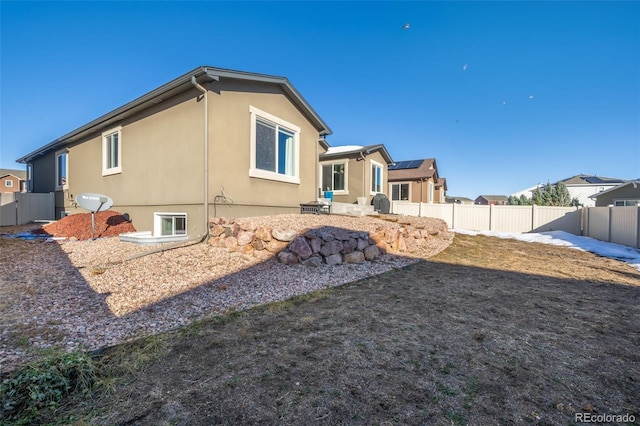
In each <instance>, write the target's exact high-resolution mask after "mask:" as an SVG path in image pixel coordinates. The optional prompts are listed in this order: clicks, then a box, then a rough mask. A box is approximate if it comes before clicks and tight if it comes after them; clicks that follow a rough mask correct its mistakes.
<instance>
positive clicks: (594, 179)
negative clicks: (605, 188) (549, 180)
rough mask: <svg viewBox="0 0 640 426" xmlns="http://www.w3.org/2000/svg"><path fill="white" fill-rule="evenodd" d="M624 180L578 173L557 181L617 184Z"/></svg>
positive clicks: (565, 183)
mask: <svg viewBox="0 0 640 426" xmlns="http://www.w3.org/2000/svg"><path fill="white" fill-rule="evenodd" d="M624 182H626V180H625V179H617V178H608V177H603V176H594V175H583V174H580V175H576V176H572V177H570V178H567V179H564V180H560V181H558V182H557V183H563V184H564V185H618V184H621V183H624Z"/></svg>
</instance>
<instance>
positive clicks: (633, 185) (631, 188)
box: [589, 179, 640, 207]
mask: <svg viewBox="0 0 640 426" xmlns="http://www.w3.org/2000/svg"><path fill="white" fill-rule="evenodd" d="M589 198H591V199H594V200H595V205H596V207H603V206H614V207H625V206H640V179H636V180H630V181H628V182H624V183H621V184H619V185H618V186H614V187H613V188H609V189H606V190H604V191H602V192H598V193H597V194H593V195H592V196H591V197H589Z"/></svg>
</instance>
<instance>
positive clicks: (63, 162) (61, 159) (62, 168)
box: [55, 149, 69, 191]
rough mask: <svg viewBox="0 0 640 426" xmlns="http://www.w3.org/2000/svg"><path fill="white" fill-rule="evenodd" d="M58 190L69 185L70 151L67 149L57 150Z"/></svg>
mask: <svg viewBox="0 0 640 426" xmlns="http://www.w3.org/2000/svg"><path fill="white" fill-rule="evenodd" d="M55 179H56V184H55V188H56V191H61V190H63V189H67V188H68V187H69V152H68V151H67V150H66V149H63V150H61V151H57V152H56V177H55Z"/></svg>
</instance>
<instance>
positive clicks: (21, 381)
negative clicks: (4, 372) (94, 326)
mask: <svg viewBox="0 0 640 426" xmlns="http://www.w3.org/2000/svg"><path fill="white" fill-rule="evenodd" d="M95 384H96V374H95V369H94V365H93V361H92V360H91V357H90V356H89V355H88V354H84V353H79V352H74V353H68V354H52V355H48V356H46V357H45V358H44V359H42V360H39V361H36V362H33V363H31V364H28V365H26V366H25V367H24V368H22V369H20V370H19V371H18V372H16V373H15V374H14V375H13V376H12V377H10V378H7V379H4V380H3V381H2V383H1V384H0V396H1V397H2V416H1V418H3V419H7V420H14V421H18V422H19V423H23V422H29V421H30V420H33V419H35V418H37V417H38V416H39V414H41V413H42V411H43V410H55V409H56V408H58V407H59V405H60V403H61V401H62V399H63V398H64V397H66V396H67V395H71V394H89V393H90V392H91V391H92V390H93V389H94V385H95Z"/></svg>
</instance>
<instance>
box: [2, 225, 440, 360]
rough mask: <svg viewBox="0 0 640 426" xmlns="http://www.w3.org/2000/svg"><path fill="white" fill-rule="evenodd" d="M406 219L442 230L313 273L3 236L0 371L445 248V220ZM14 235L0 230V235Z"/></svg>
mask: <svg viewBox="0 0 640 426" xmlns="http://www.w3.org/2000/svg"><path fill="white" fill-rule="evenodd" d="M247 220H249V219H247ZM250 220H251V222H252V223H254V224H255V225H256V226H269V227H271V228H273V229H277V228H280V229H292V230H295V231H298V232H303V231H304V230H305V229H314V228H317V227H321V226H331V227H339V228H343V229H349V230H357V231H364V232H375V231H376V230H377V229H379V227H380V226H383V225H384V226H396V227H398V226H401V224H397V223H392V222H388V221H383V220H381V219H379V218H372V217H346V216H337V215H331V216H326V215H321V216H316V215H279V216H268V217H258V218H251V219H250ZM412 221H413V222H412V224H413V225H417V226H420V227H421V228H423V229H428V230H435V231H434V234H435V233H437V231H438V230H439V233H438V234H437V235H435V236H433V237H431V238H429V240H428V244H427V245H426V246H423V247H421V248H420V250H419V252H416V253H414V254H412V255H408V254H406V253H402V254H401V255H398V254H385V255H383V256H381V257H380V258H378V259H376V260H375V261H368V262H364V263H357V264H342V265H335V266H327V265H323V266H318V267H310V266H303V265H283V264H281V263H279V262H278V261H277V260H275V259H274V258H271V259H266V260H265V259H261V258H258V257H254V256H251V255H247V254H242V253H238V252H235V251H229V250H228V249H226V248H224V247H215V246H213V245H211V244H206V243H194V242H191V243H185V244H182V245H181V246H179V247H176V248H172V249H169V250H162V246H160V245H157V246H137V245H134V244H131V243H124V242H120V241H119V240H118V238H117V237H107V238H100V239H96V240H93V241H86V240H75V238H74V239H73V240H69V239H65V240H55V241H50V240H49V241H46V240H44V239H39V240H22V239H17V238H9V237H8V236H7V235H0V247H2V253H3V256H4V259H3V262H2V264H1V265H0V284H1V285H0V298H1V299H2V302H0V308H1V309H0V312H2V313H1V314H0V337H1V341H2V343H1V344H0V371H2V372H7V371H10V370H13V369H14V368H15V367H17V366H18V365H20V364H21V363H23V362H24V361H26V360H28V359H29V358H30V357H31V356H32V355H33V353H34V350H37V349H40V348H48V347H51V346H62V347H64V348H66V349H68V350H76V349H85V350H95V349H100V348H103V347H108V346H112V345H115V344H119V343H122V342H125V341H129V340H132V339H135V338H139V337H142V336H146V335H150V334H155V333H159V332H163V331H167V330H171V329H175V328H177V327H180V326H183V325H185V324H187V323H189V322H191V321H193V320H195V319H198V318H203V317H207V316H212V315H216V314H219V313H223V312H229V311H234V310H244V309H247V308H249V307H252V306H256V305H259V304H263V303H266V302H270V301H276V300H285V299H288V298H291V297H293V296H296V295H300V294H304V293H307V292H309V291H313V290H317V289H322V288H327V287H333V286H339V285H342V284H345V283H348V282H352V281H356V280H359V279H362V278H366V277H370V276H374V275H378V274H381V273H383V272H385V271H388V270H390V269H393V268H400V267H403V266H406V265H409V264H412V263H415V262H417V261H418V259H419V258H425V257H429V256H431V255H434V254H436V253H438V252H440V251H442V250H443V249H444V248H446V247H447V246H448V245H449V244H450V243H451V238H452V234H450V233H449V232H447V231H446V225H443V224H444V223H443V222H442V221H440V220H438V219H427V218H420V219H417V218H414V219H412ZM416 222H417V223H416ZM45 230H46V227H45ZM11 231H12V230H9V229H2V228H0V233H4V234H7V233H11ZM140 255H142V256H140ZM138 256H139V257H138Z"/></svg>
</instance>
